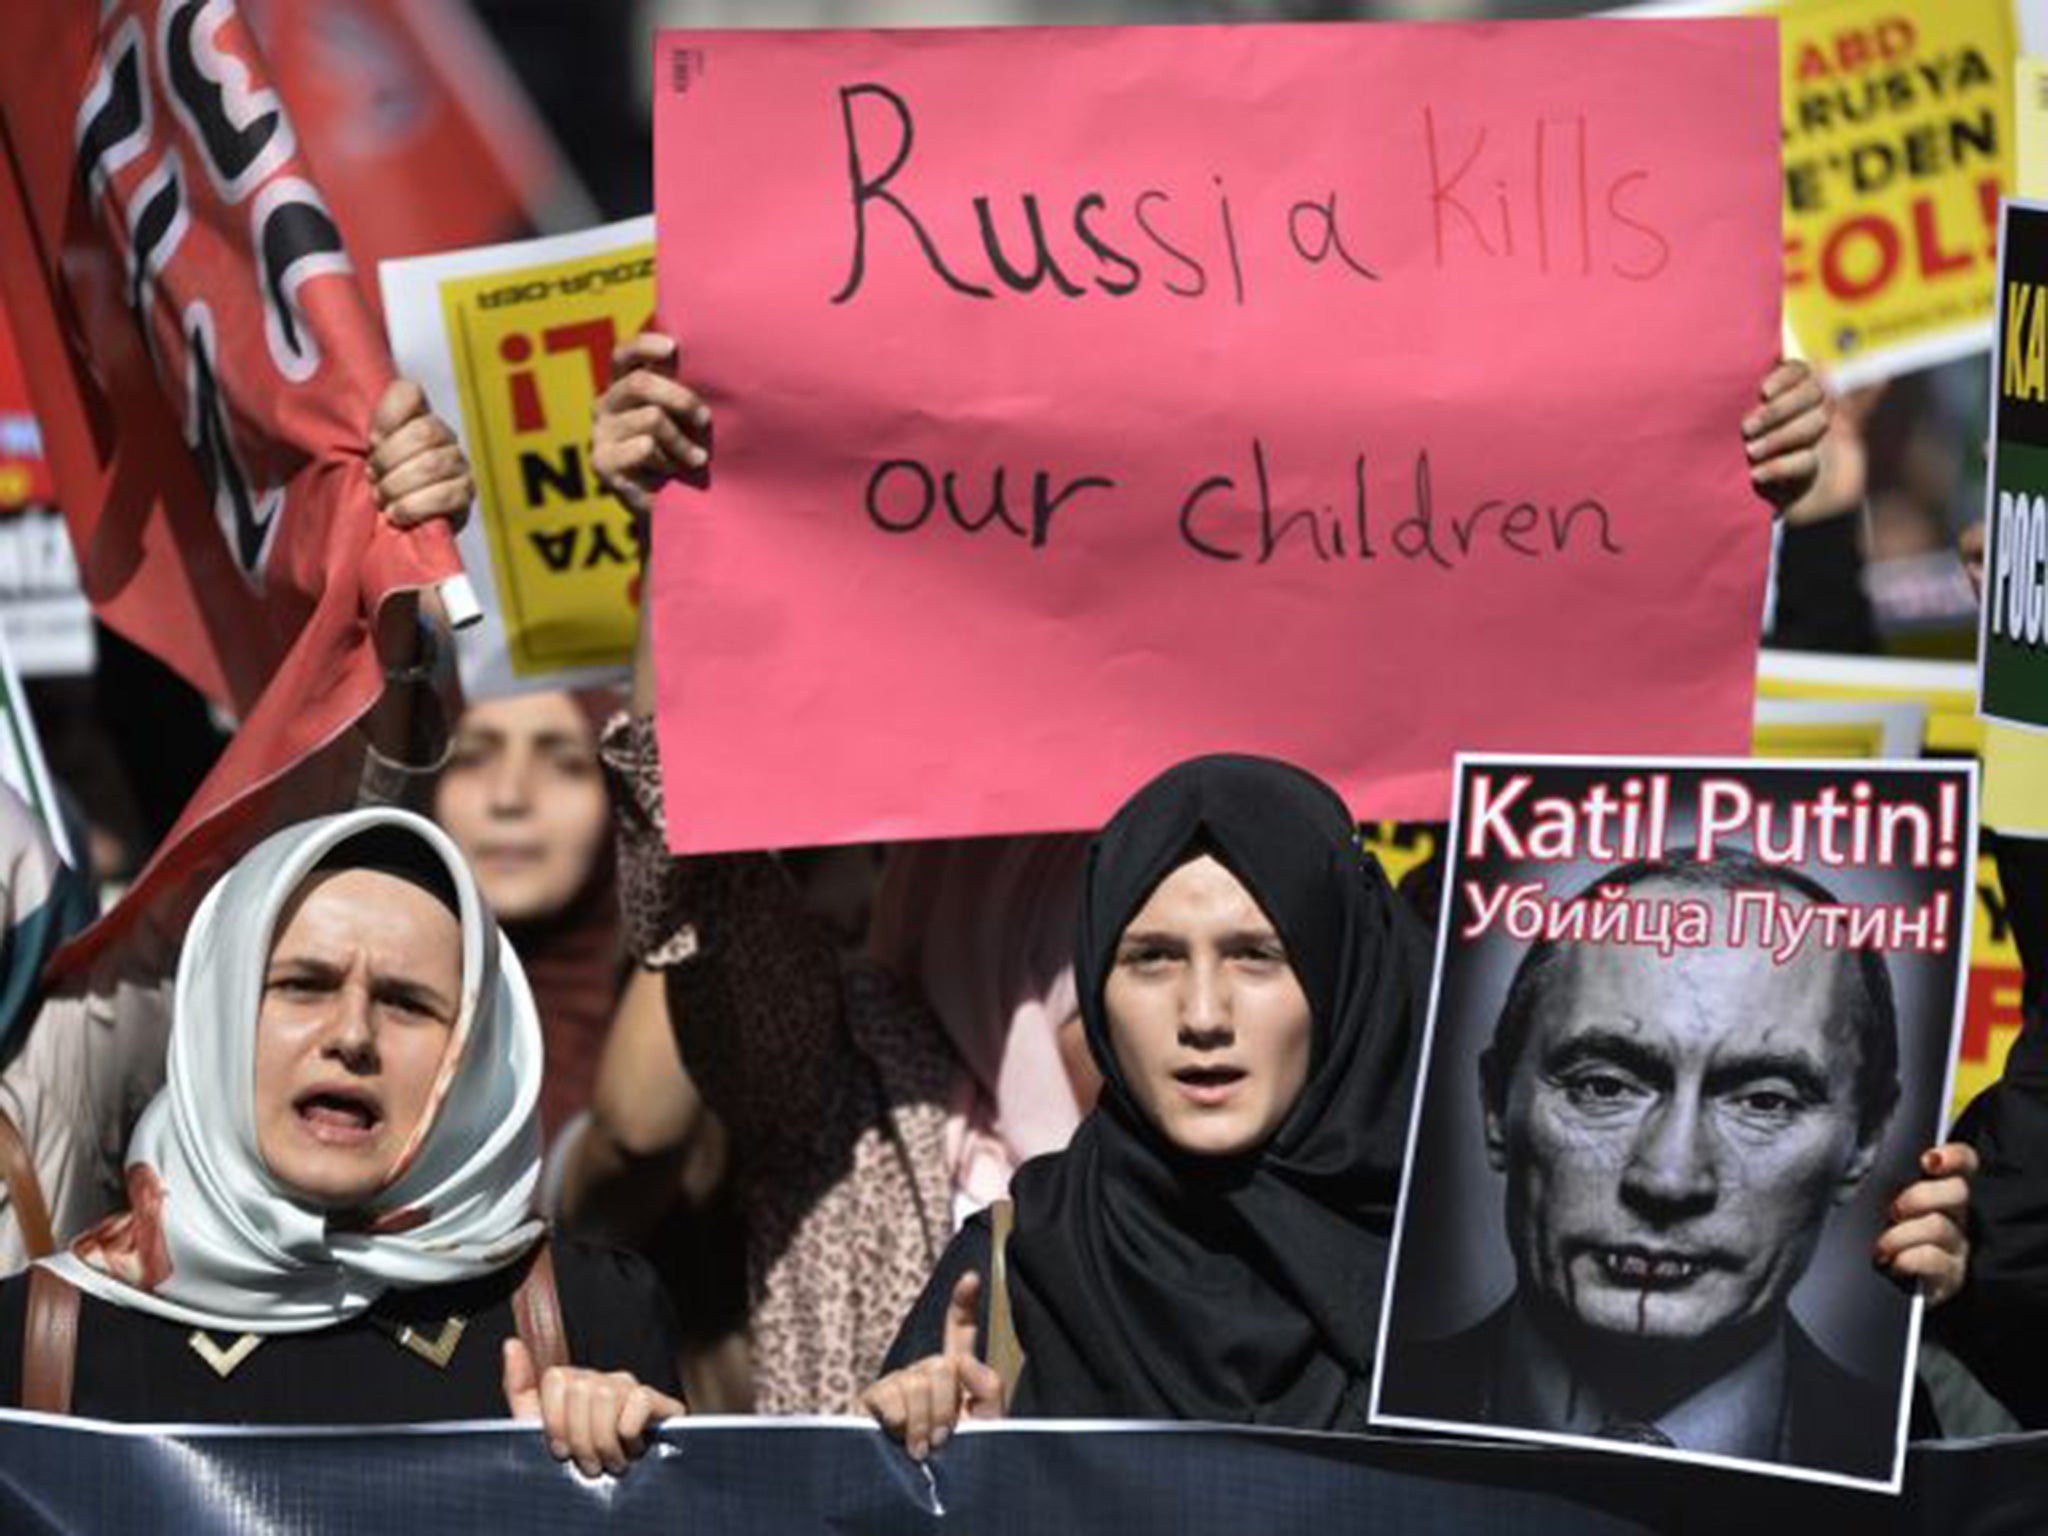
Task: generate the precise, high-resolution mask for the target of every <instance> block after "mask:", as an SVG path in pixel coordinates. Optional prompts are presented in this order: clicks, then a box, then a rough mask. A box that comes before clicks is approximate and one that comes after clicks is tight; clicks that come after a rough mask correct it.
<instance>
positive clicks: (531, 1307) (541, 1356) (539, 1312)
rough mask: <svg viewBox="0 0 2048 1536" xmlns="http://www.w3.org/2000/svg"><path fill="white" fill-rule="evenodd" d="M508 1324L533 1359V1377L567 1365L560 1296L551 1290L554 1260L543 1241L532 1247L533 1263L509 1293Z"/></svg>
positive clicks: (546, 1241)
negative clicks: (509, 1319) (517, 1285)
mask: <svg viewBox="0 0 2048 1536" xmlns="http://www.w3.org/2000/svg"><path fill="white" fill-rule="evenodd" d="M512 1324H513V1326H514V1327H516V1328H517V1329H518V1330H519V1338H520V1342H522V1343H523V1344H525V1345H526V1349H527V1353H529V1354H530V1355H532V1356H533V1368H534V1371H535V1372H536V1373H539V1372H541V1371H545V1370H546V1369H547V1368H548V1367H549V1366H551V1365H567V1364H569V1363H570V1362H569V1333H568V1330H567V1329H566V1328H564V1327H563V1326H562V1295H561V1292H560V1291H558V1290H557V1289H556V1288H555V1258H554V1253H553V1251H552V1250H551V1249H550V1248H549V1246H548V1240H547V1239H546V1238H545V1237H543V1238H542V1239H541V1240H540V1241H539V1242H538V1243H536V1244H534V1248H533V1262H532V1263H531V1264H529V1265H527V1266H526V1275H525V1277H524V1278H523V1279H522V1280H520V1282H519V1289H518V1290H516V1291H514V1292H513V1293H512Z"/></svg>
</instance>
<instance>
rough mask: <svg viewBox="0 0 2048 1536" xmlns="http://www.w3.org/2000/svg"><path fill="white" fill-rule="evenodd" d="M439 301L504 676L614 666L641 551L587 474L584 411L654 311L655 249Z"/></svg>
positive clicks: (631, 623)
mask: <svg viewBox="0 0 2048 1536" xmlns="http://www.w3.org/2000/svg"><path fill="white" fill-rule="evenodd" d="M441 305H442V314H443V319H444V321H445V324H446V326H447V330H448V338H449V346H450V350H451V352H452V354H453V362H454V369H455V379H456V387H457V389H458V390H459V391H460V394H461V400H462V416H463V423H464V431H465V438H466V441H467V445H468V448H469V452H470V457H471V459H472V460H473V461H474V467H475V470H476V476H477V515H478V517H479V518H480V520H481V521H482V523H483V526H484V532H485V535H486V537H487V538H488V540H489V545H490V552H491V567H492V575H493V578H494V581H495V584H496V588H497V598H498V611H499V613H500V614H501V615H502V617H503V623H504V629H505V639H506V648H507V653H508V655H509V658H510V662H511V668H512V671H513V672H514V673H515V674H517V675H519V676H522V677H532V676H537V675H540V674H543V673H549V672H558V671H563V670H566V669H570V668H577V667H592V666H606V665H617V666H623V665H625V664H626V663H627V661H628V660H629V659H630V656H631V652H632V647H633V635H634V631H635V629H636V628H637V625H638V602H639V592H640V586H639V576H640V558H639V554H638V551H637V549H636V547H635V544H634V536H633V523H632V517H631V515H630V514H629V513H628V512H627V511H626V509H625V508H624V507H623V506H621V505H620V503H619V502H618V501H617V500H615V499H614V498H613V497H611V496H609V495H607V494H605V493H604V492H603V491H601V490H600V489H599V487H598V484H597V479H596V477H595V476H594V475H593V474H592V473H591V470H590V465H589V462H588V458H589V452H590V410H591V403H592V401H593V400H594V399H595V398H596V396H597V394H598V393H600V392H601V391H602V390H603V389H604V388H605V386H606V383H607V380H608V377H609V371H610V365H611V353H612V348H613V347H614V346H615V345H617V344H618V342H619V341H621V340H623V339H625V338H626V337H629V336H632V335H634V334H635V333H636V332H638V331H639V330H640V329H641V327H642V326H644V325H645V324H646V322H647V319H648V317H649V315H651V314H652V313H653V310H654V247H653V245H652V244H651V243H650V244H646V245H636V246H632V247H628V248H625V249H620V250H612V251H607V252H604V253H602V254H598V255H592V256H585V257H581V258H577V259H574V260H566V261H553V262H548V263H545V264H537V265H533V266H529V267H522V268H508V269H503V270H499V271H495V272H492V273H489V274H488V275H483V276H476V277H466V278H456V279H450V280H448V281H445V282H444V283H443V284H442V285H441Z"/></svg>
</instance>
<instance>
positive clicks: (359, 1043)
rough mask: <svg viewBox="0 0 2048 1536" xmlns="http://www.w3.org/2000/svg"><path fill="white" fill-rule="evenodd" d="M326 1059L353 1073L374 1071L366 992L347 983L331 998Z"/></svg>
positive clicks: (373, 1022) (354, 983)
mask: <svg viewBox="0 0 2048 1536" xmlns="http://www.w3.org/2000/svg"><path fill="white" fill-rule="evenodd" d="M325 1052H326V1054H327V1055H329V1056H331V1057H333V1058H334V1059H335V1060H336V1061H339V1062H340V1063H341V1064H342V1065H343V1066H345V1067H348V1068H349V1069H350V1070H351V1071H355V1072H372V1071H375V1070H376V1067H377V1025H376V1020H375V1017H374V1014H373V1011H372V1008H371V1004H370V991H369V988H368V987H366V986H364V985H362V984H361V983H360V982H358V981H355V980H353V979H352V980H351V981H350V982H349V983H348V984H347V985H345V986H343V987H342V988H341V989H340V990H339V991H337V992H336V993H335V994H334V1012H333V1015H332V1017H331V1018H330V1020H329V1027H328V1031H327V1039H326V1043H325Z"/></svg>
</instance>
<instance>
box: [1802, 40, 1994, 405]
mask: <svg viewBox="0 0 2048 1536" xmlns="http://www.w3.org/2000/svg"><path fill="white" fill-rule="evenodd" d="M1768 9H1770V10H1772V11H1774V12H1775V13H1776V14H1777V15H1778V17H1779V19H1780V26H1781V44H1780V46H1781V58H1782V69H1783V72H1784V146H1785V150H1784V154H1785V165H1784V171H1785V258H1786V271H1785V276H1786V307H1787V311H1788V314H1789V316H1790V319H1791V322H1792V326H1793V329H1794V330H1795V331H1797V333H1798V335H1799V338H1800V341H1801V343H1802V344H1803V347H1804V349H1805V351H1806V353H1807V355H1808V356H1809V357H1811V358H1813V359H1814V360H1815V361H1816V362H1817V363H1820V364H1821V365H1823V366H1824V367H1827V368H1829V369H1832V370H1834V371H1836V372H1839V373H1844V374H1845V375H1850V374H1856V373H1861V374H1863V375H1864V376H1878V375H1881V374H1884V373H1889V372H1900V371H1903V370H1904V369H1905V368H1908V367H1912V366H1918V365H1921V364H1924V363H1928V362H1933V361H1938V360H1940V359H1942V358H1944V357H1948V356H1956V355H1960V354H1961V353H1962V352H1966V351H1970V350H1976V349H1978V348H1981V347H1982V346H1984V345H1986V344H1987V343H1988V339H1989V327H1990V325H1991V320H1992V315H1993V309H1994V296H1995V287H1996V281H1997V244H1998V199H1999V197H2000V196H2001V195H2002V194H2003V193H2005V192H2007V191H2009V190H2010V189H2011V187H2012V186H2013V170H2014V122H2013V80H2014V60H2015V53H2016V40H2015V31H2016V29H2015V26H2014V19H2013V14H2012V5H2011V0H1940V3H1939V4H1935V3H1932V0H1926V3H1911V0H1783V3H1780V4H1777V5H1773V6H1770V7H1768Z"/></svg>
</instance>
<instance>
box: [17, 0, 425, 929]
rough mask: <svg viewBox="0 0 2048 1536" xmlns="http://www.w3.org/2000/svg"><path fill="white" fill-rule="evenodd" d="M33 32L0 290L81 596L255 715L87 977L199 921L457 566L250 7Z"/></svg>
mask: <svg viewBox="0 0 2048 1536" xmlns="http://www.w3.org/2000/svg"><path fill="white" fill-rule="evenodd" d="M8 31H9V39H8V43H9V46H8V48H7V49H6V50H5V51H4V54H0V150H4V152H5V158H6V167H5V170H6V174H5V175H4V176H0V249H4V250H5V251H6V252H7V260H6V262H5V263H4V264H0V273H4V285H5V286H4V291H5V296H6V300H7V306H8V309H9V312H10V314H11V316H12V318H13V321H14V327H15V337H16V340H17V342H18V343H19V345H20V348H21V356H22V362H23V365H24V367H25V369H26V372H27V374H28V377H29V382H30V386H31V389H32V390H33V392H34V395H35V405H36V414H37V416H38V418H39V420H40V423H41V427H42V435H43V441H44V446H45V449H46V451H47V453H48V456H49V461H50V465H51V468H52V470H53V472H54V475H55V478H56V483H57V495H58V500H59V502H60V504H61V505H62V506H63V508H64V512H65V516H66V518H67V520H68V522H69V525H70V529H71V537H72V542H73V544H74V545H75V546H76V548H77V550H78V555H79V574H80V579H81V583H82V584H83V586H84V588H85V591H86V595H87V596H88V597H89V598H91V599H92V601H93V604H94V606H95V607H97V608H98V610H99V612H100V614H101V616H102V617H103V618H105V620H106V621H107V622H108V623H109V624H111V625H112V626H114V628H116V629H118V630H119V631H121V632H122V633H123V634H125V635H127V636H129V637H130V638H132V639H133V640H134V641H135V642H136V643H137V644H140V645H142V646H144V647H146V648H147V649H149V650H150V651H152V652H154V653H155V654H156V655H158V656H160V657H162V658H163V659H164V660H165V661H166V662H168V663H169V664H170V665H171V666H172V667H174V668H176V669H177V670H178V671H179V672H180V673H181V674H183V675H184V676H185V677H187V678H189V679H190V680H191V681H192V682H193V683H194V684H195V685H197V686H198V687H199V688H200V689H201V690H203V691H204V692H205V693H207V694H208V695H209V696H210V697H212V698H213V699H215V700H216V701H218V702H220V703H222V704H223V705H225V706H226V707H228V708H230V709H232V710H233V711H234V712H235V713H236V714H237V715H238V716H239V717H240V718H241V721H242V724H241V729H240V730H239V731H238V732H237V733H236V735H235V738H234V740H233V741H232V742H231V743H230V745H229V747H228V750H227V752H226V754H225V755H224V756H223V757H222V759H221V761H220V763H219V764H218V766H217V767H216V768H215V770H214V772H213V773H212V774H211V775H210V776H209V777H208V778H207V780H206V782H205V783H204V784H202V785H201V786H200V789H199V791H198V793H197V794H196V795H195V796H194V797H193V800H192V803H191V804H190V805H188V806H187V807H186V809H185V813H184V815H183V816H182V817H181V818H180V819H179V821H178V824H177V825H176V826H175V827H174V828H172V830H171V834H170V836H169V837H168V838H167V839H166V840H165V843H164V845H163V847H161V848H160V849H158V850H157V853H156V856H155V857H154V858H153V859H152V860H151V861H150V863H149V865H148V867H146V868H145V869H144V870H143V872H142V874H141V876H140V877H139V878H138V880H137V881H136V884H135V886H134V888H133V889H132V890H131V891H130V893H129V895H128V897H127V899H126V900H125V901H123V902H122V903H121V905H120V906H118V907H117V908H115V910H114V911H113V912H112V913H110V914H109V915H108V917H107V918H106V919H105V920H103V921H102V922H101V923H100V924H98V925H96V927H95V928H94V929H92V930H91V931H90V932H88V933H87V934H85V935H84V936H82V937H81V938H80V939H79V940H78V941H77V942H76V943H74V945H72V946H71V947H70V948H69V949H67V950H66V951H65V952H64V953H63V954H61V955H60V956H59V957H58V961H57V965H58V967H59V968H65V967H69V966H76V965H79V964H83V963H84V962H85V961H86V960H87V959H88V958H89V957H90V956H91V954H93V953H95V952H97V950H98V949H99V948H100V947H101V946H103V945H104V944H106V943H107V942H108V941H109V940H111V939H112V938H113V937H114V936H115V935H116V934H118V933H120V932H124V931H126V929H127V928H128V926H129V925H131V924H132V923H133V922H134V921H135V920H136V918H137V917H138V916H139V915H141V914H142V913H143V912H149V913H151V915H152V917H164V918H167V919H168V920H170V921H173V922H176V921H181V920H182V918H183V916H184V914H185V912H186V911H188V910H189V899H190V898H191V897H192V896H193V895H194V894H196V892H195V887H196V885H197V883H198V881H197V878H196V877H198V876H200V875H202V874H204V873H206V872H208V871H210V870H211V869H212V868H213V867H217V865H218V864H219V863H221V862H222V861H224V860H225V859H227V858H230V857H233V856H234V855H235V854H237V853H239V852H240V851H241V850H242V848H243V847H245V846H246V845H247V843H248V842H249V841H250V840H251V839H252V838H253V837H254V836H257V835H260V834H261V833H262V832H264V831H267V830H268V829H269V826H270V824H271V822H272V821H273V820H274V819H275V818H276V817H278V816H280V815H282V814H286V813H287V810H288V809H289V807H288V806H287V801H288V800H289V799H290V797H291V794H292V793H293V792H295V791H297V790H298V789H301V788H303V787H304V786H305V785H307V784H308V783H309V782H310V781H311V779H313V778H317V777H320V775H318V774H316V773H312V772H310V770H309V773H308V774H306V775H298V774H294V775H292V776H291V778H290V779H287V777H286V775H287V772H288V770H291V769H293V768H295V767H297V766H299V765H302V764H306V763H307V762H308V760H309V759H311V758H314V757H315V756H316V755H317V754H321V753H322V750H323V749H324V748H327V747H329V746H330V745H332V744H334V743H335V742H336V741H337V739H338V738H339V737H340V736H341V735H342V733H343V732H345V731H346V730H347V729H348V727H349V726H350V725H351V724H353V723H354V721H355V720H356V719H358V718H359V717H360V716H361V714H362V713H363V712H364V710H366V709H367V708H368V707H369V706H370V704H372V703H373V702H374V701H375V699H376V697H377V694H378V692H379V690H380V688H381V686H382V679H381V676H380V674H379V670H378V666H377V659H376V656H375V653H374V647H373V645H372V643H371V640H370V625H371V623H372V622H373V620H374V616H375V613H376V610H377V608H378V606H379V605H380V604H381V603H382V602H383V600H384V599H385V598H386V597H388V596H389V595H390V594H391V593H393V592H395V591H398V590H401V589H405V588H417V587H420V586H424V585H428V584H431V583H433V582H435V581H439V580H441V579H443V578H445V577H447V576H449V575H452V574H454V573H455V571H456V570H457V569H458V568H459V567H458V565H457V562H456V559H455V553H454V545H453V541H452V540H451V539H450V538H449V537H448V535H447V533H446V530H445V529H439V528H436V529H432V530H428V531H425V532H422V533H420V534H414V535H399V534H396V533H394V532H392V531H391V530H390V529H389V528H388V527H386V526H385V524H384V522H383V520H382V518H381V516H380V515H379V513H378V512H377V510H376V507H375V505H374V503H373V501H372V499H371V494H370V485H369V480H368V476H367V474H366V471H365V467H364V438H365V435H366V431H367V425H368V422H369V419H370V413H371V410H372V408H373V406H374V404H375V401H376V398H377V395H378V393H379V392H380V391H381V389H382V388H383V386H384V385H385V384H386V383H387V382H388V380H389V378H390V376H391V361H390V358H389V355H388V354H387V352H386V351H385V348H384V344H383V340H382V337H381V336H380V334H379V333H378V330H377V328H376V326H375V324H374V322H373V321H372V319H371V316H370V313H369V310H368V308H367V306H366V304H365V302H364V299H363V294H362V290H361V288H360V287H359V286H358V284H357V282H356V279H355V276H354V274H353V271H352V268H351V266H350V263H349V258H348V254H347V252H346V250H345V249H344V248H343V245H342V242H341V238H340V234H339V231H338V230H337V229H336V227H335V224H334V221H333V219H332V218H331V216H330V215H329V213H328V211H327V206H326V204H325V203H324V201H323V200H322V198H321V196H320V194H319V192H318V190H317V189H316V188H315V186H314V185H313V182H312V179H311V177H310V175H309V174H308V169H307V166H306V163H305V158H304V155H303V154H302V153H301V151H300V148H299V143H298V138H297V135H296V134H295V132H294V130H293V127H292V123H291V119H290V117H289V116H288V115H287V114H286V112H285V111H284V108H283V105H282V103H281V102H280V101H279V99H278V97H277V95H276V93H275V92H274V91H273V90H272V89H271V88H270V86H269V83H268V78H267V74H266V71H265V68H264V64H263V60H262V58H261V56H260V54H259V53H258V52H257V50H256V48H255V46H254V43H253V41H252V39H251V37H250V35H249V32H248V30H247V28H246V27H245V26H244V24H243V22H242V19H241V16H240V15H239V13H238V11H237V9H236V7H235V5H234V3H233V0H105V3H102V4H98V5H80V4H78V3H76V0H41V3H38V4H34V5H30V6H17V7H16V8H15V12H14V14H13V15H11V16H10V19H9V25H8ZM337 757H338V754H327V755H326V756H325V757H324V758H323V759H322V764H323V765H324V766H327V767H332V766H334V764H335V762H336V760H337ZM145 766H146V765H145ZM288 786H289V789H288Z"/></svg>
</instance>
